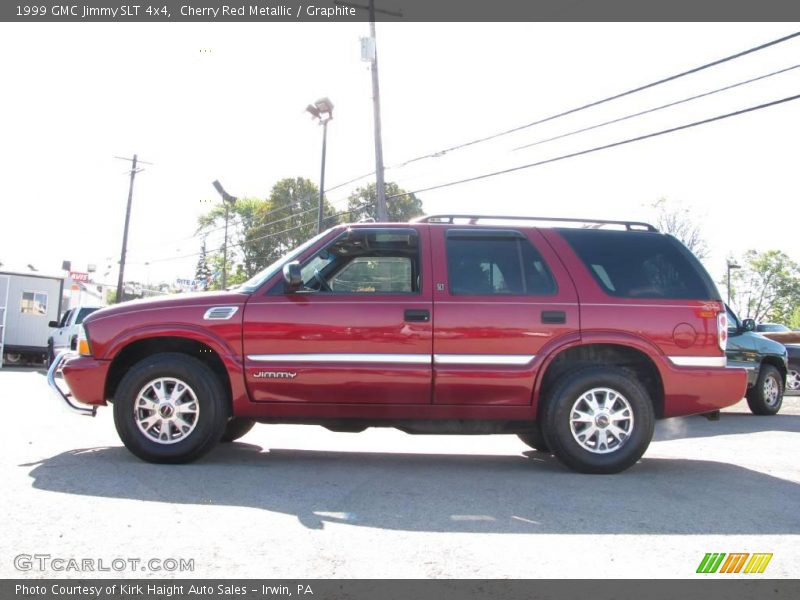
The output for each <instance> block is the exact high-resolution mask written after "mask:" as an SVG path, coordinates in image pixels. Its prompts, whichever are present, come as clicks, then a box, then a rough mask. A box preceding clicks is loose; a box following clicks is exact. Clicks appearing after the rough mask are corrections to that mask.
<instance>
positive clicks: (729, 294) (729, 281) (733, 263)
mask: <svg viewBox="0 0 800 600" xmlns="http://www.w3.org/2000/svg"><path fill="white" fill-rule="evenodd" d="M741 268H742V266H741V265H737V264H736V263H735V262H731V261H728V306H730V305H731V269H741Z"/></svg>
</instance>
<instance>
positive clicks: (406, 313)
mask: <svg viewBox="0 0 800 600" xmlns="http://www.w3.org/2000/svg"><path fill="white" fill-rule="evenodd" d="M429 243H430V242H429V239H428V229H427V227H409V226H408V225H404V226H402V227H381V228H367V227H353V228H350V229H347V230H344V231H343V232H342V233H341V234H340V235H338V236H336V237H335V238H334V239H333V240H332V241H329V242H328V243H327V244H326V245H325V246H324V247H323V248H322V249H320V250H319V251H317V252H314V253H312V254H311V255H310V256H307V257H301V273H302V281H303V283H302V285H301V286H300V287H299V288H298V289H295V290H294V291H287V289H286V285H285V283H284V281H283V280H282V279H280V278H279V279H280V280H279V281H277V282H275V284H274V285H273V286H272V287H271V289H269V290H268V291H266V292H265V293H261V292H259V293H261V295H260V296H254V297H253V298H252V299H251V300H250V301H248V303H247V305H246V307H245V314H244V337H243V339H244V355H245V373H246V381H247V386H248V389H249V391H250V394H251V398H253V400H255V401H256V402H293V403H296V402H305V403H336V404H361V403H371V404H429V403H430V402H431V386H432V367H431V361H432V358H431V354H432V335H433V334H432V320H431V317H432V308H433V307H432V285H431V281H430V280H431V276H430V264H429V258H428V262H426V258H427V257H429V256H430V251H429V248H428V246H429Z"/></svg>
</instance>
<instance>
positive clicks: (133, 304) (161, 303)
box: [84, 292, 250, 324]
mask: <svg viewBox="0 0 800 600" xmlns="http://www.w3.org/2000/svg"><path fill="white" fill-rule="evenodd" d="M249 297H250V294H245V293H243V292H188V293H185V294H170V295H169V296H159V297H158V298H147V299H142V300H128V301H127V302H120V303H119V304H115V305H113V306H107V307H106V308H101V309H100V310H98V311H95V312H93V313H92V314H90V315H89V316H88V317H86V319H85V320H84V322H85V323H87V324H91V323H92V322H93V321H99V320H100V319H105V318H108V317H114V316H117V315H123V314H126V313H131V312H136V311H140V310H145V309H147V310H153V309H158V308H175V307H178V306H217V305H221V306H224V305H231V306H241V305H243V304H244V303H245V302H247V299H248V298H249Z"/></svg>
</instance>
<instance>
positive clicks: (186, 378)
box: [49, 216, 747, 473]
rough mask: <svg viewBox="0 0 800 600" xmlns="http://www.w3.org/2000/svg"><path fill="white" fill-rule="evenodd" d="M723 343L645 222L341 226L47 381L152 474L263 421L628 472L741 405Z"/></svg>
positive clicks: (691, 285)
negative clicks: (681, 423)
mask: <svg viewBox="0 0 800 600" xmlns="http://www.w3.org/2000/svg"><path fill="white" fill-rule="evenodd" d="M543 221H549V223H548V224H547V225H548V226H547V227H542V226H541V223H542V222H543ZM562 221H563V223H562ZM568 223H570V224H572V225H575V224H582V225H583V227H574V226H573V227H570V226H567V225H568ZM537 225H538V226H537ZM553 225H558V227H554V226H553ZM726 336H727V323H726V317H725V309H724V306H723V304H722V301H721V298H720V295H719V292H718V291H717V289H716V287H715V285H714V283H713V281H712V280H711V278H710V277H709V276H708V274H707V273H706V271H705V270H704V269H703V267H702V266H701V265H700V263H699V262H698V260H697V259H696V258H695V257H694V256H693V255H692V254H691V253H690V252H689V251H688V250H687V249H686V248H685V247H684V246H683V245H682V244H681V243H680V242H678V241H677V240H676V239H675V238H673V237H671V236H669V235H664V234H661V233H658V232H657V231H656V230H655V229H654V228H653V227H652V226H650V225H647V224H644V223H630V222H610V221H597V220H594V221H580V222H579V223H578V222H576V221H573V220H571V219H570V220H568V219H531V218H522V217H478V216H444V217H442V216H439V217H427V218H425V219H422V220H421V221H419V222H413V223H392V224H375V223H364V224H355V225H341V226H338V227H334V228H333V229H330V230H328V231H325V232H324V233H321V234H320V235H318V236H316V237H315V238H313V239H311V240H309V241H308V242H306V243H305V244H303V245H302V246H300V247H299V248H297V249H295V250H294V251H293V252H290V253H289V254H288V255H287V256H285V257H284V258H282V259H280V260H279V261H277V262H275V263H274V264H272V265H270V266H269V267H267V268H266V269H264V270H263V271H262V272H260V273H259V274H257V275H256V276H255V277H253V278H252V279H251V280H250V281H248V282H246V283H244V284H243V285H241V286H239V287H238V288H237V289H235V290H233V291H229V292H219V293H199V294H182V295H179V296H171V297H168V298H163V299H157V300H148V301H136V302H126V303H123V304H119V305H116V306H114V307H111V308H106V309H103V310H100V311H97V312H96V313H94V314H92V315H90V316H89V317H88V318H87V319H86V320H85V321H84V323H83V329H82V331H81V333H80V339H79V353H78V355H77V356H75V355H74V354H72V355H62V356H60V357H59V359H58V360H56V362H55V363H54V364H53V366H52V368H51V370H50V372H49V380H50V383H51V385H53V387H54V388H55V389H56V390H58V391H59V394H61V396H62V397H63V398H64V399H65V400H66V401H67V403H68V404H69V405H70V406H71V407H73V408H74V409H76V410H78V411H81V412H84V413H86V414H94V411H95V410H96V407H97V406H100V405H105V404H106V403H107V402H111V403H113V406H114V420H115V423H116V428H117V431H118V432H119V435H120V437H121V438H122V441H123V442H124V444H125V446H127V447H128V449H129V450H130V451H131V452H133V453H134V454H135V455H136V456H138V457H140V458H142V459H144V460H147V461H152V462H159V463H182V462H187V461H190V460H193V459H196V458H198V457H199V456H201V455H203V454H204V453H206V452H208V451H209V450H210V449H211V448H212V447H213V446H214V445H215V444H216V443H217V442H219V441H232V440H235V439H237V438H239V437H241V436H242V435H244V434H245V433H247V432H248V431H249V430H250V429H251V428H252V426H253V425H254V424H255V423H256V422H260V423H302V424H313V425H322V426H324V427H327V428H329V429H331V430H334V431H361V430H363V429H365V428H367V427H381V426H383V427H396V428H398V429H401V430H403V431H407V432H409V433H436V434H445V433H467V434H490V433H505V434H508V433H516V434H518V435H519V436H520V438H521V439H522V440H523V441H524V442H526V443H527V444H528V445H530V446H531V447H533V448H535V449H537V450H541V451H547V452H551V453H552V454H554V455H555V456H556V457H557V458H558V459H560V460H561V461H562V462H563V463H565V464H566V465H568V466H569V467H571V468H572V469H575V470H577V471H582V472H587V473H615V472H619V471H622V470H623V469H626V468H627V467H629V466H631V465H633V464H634V463H635V462H636V461H637V460H639V458H640V457H641V456H642V454H643V453H644V452H645V450H646V449H647V446H648V444H649V443H650V439H651V437H652V434H653V424H654V420H655V419H662V418H667V417H675V416H680V415H690V414H695V413H708V412H713V411H715V410H718V409H720V408H722V407H725V406H729V405H731V404H734V403H735V402H737V401H738V400H740V399H741V398H742V396H743V395H744V392H745V386H746V382H747V378H746V375H745V371H744V370H742V369H734V368H726V360H725V342H726ZM59 370H61V371H62V372H63V376H64V380H65V381H66V383H67V385H68V386H69V390H70V393H69V394H65V393H64V392H62V391H61V390H60V388H59V387H58V386H57V385H56V382H55V375H56V372H57V371H59ZM72 398H74V399H75V400H77V401H78V402H79V403H81V404H77V403H75V402H74V401H73V400H72ZM82 405H83V406H82ZM85 405H89V406H85Z"/></svg>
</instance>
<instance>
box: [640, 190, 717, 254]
mask: <svg viewBox="0 0 800 600" xmlns="http://www.w3.org/2000/svg"><path fill="white" fill-rule="evenodd" d="M650 207H651V208H652V209H653V210H654V211H655V219H654V223H653V225H655V226H656V227H657V228H658V230H659V231H661V232H663V233H669V234H670V235H672V236H674V237H676V238H678V239H679V240H680V241H681V242H683V245H684V246H686V247H687V248H688V249H689V250H691V251H692V253H693V254H694V255H695V256H696V257H697V258H699V259H700V260H703V259H704V258H707V257H708V244H707V243H706V241H705V239H704V237H703V232H702V230H701V229H700V225H698V221H699V218H698V215H697V214H695V212H694V211H693V210H692V209H691V208H689V207H687V206H682V205H680V204H670V203H669V201H668V200H667V199H666V198H659V199H658V200H656V201H655V202H653V203H652V204H651V205H650Z"/></svg>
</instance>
